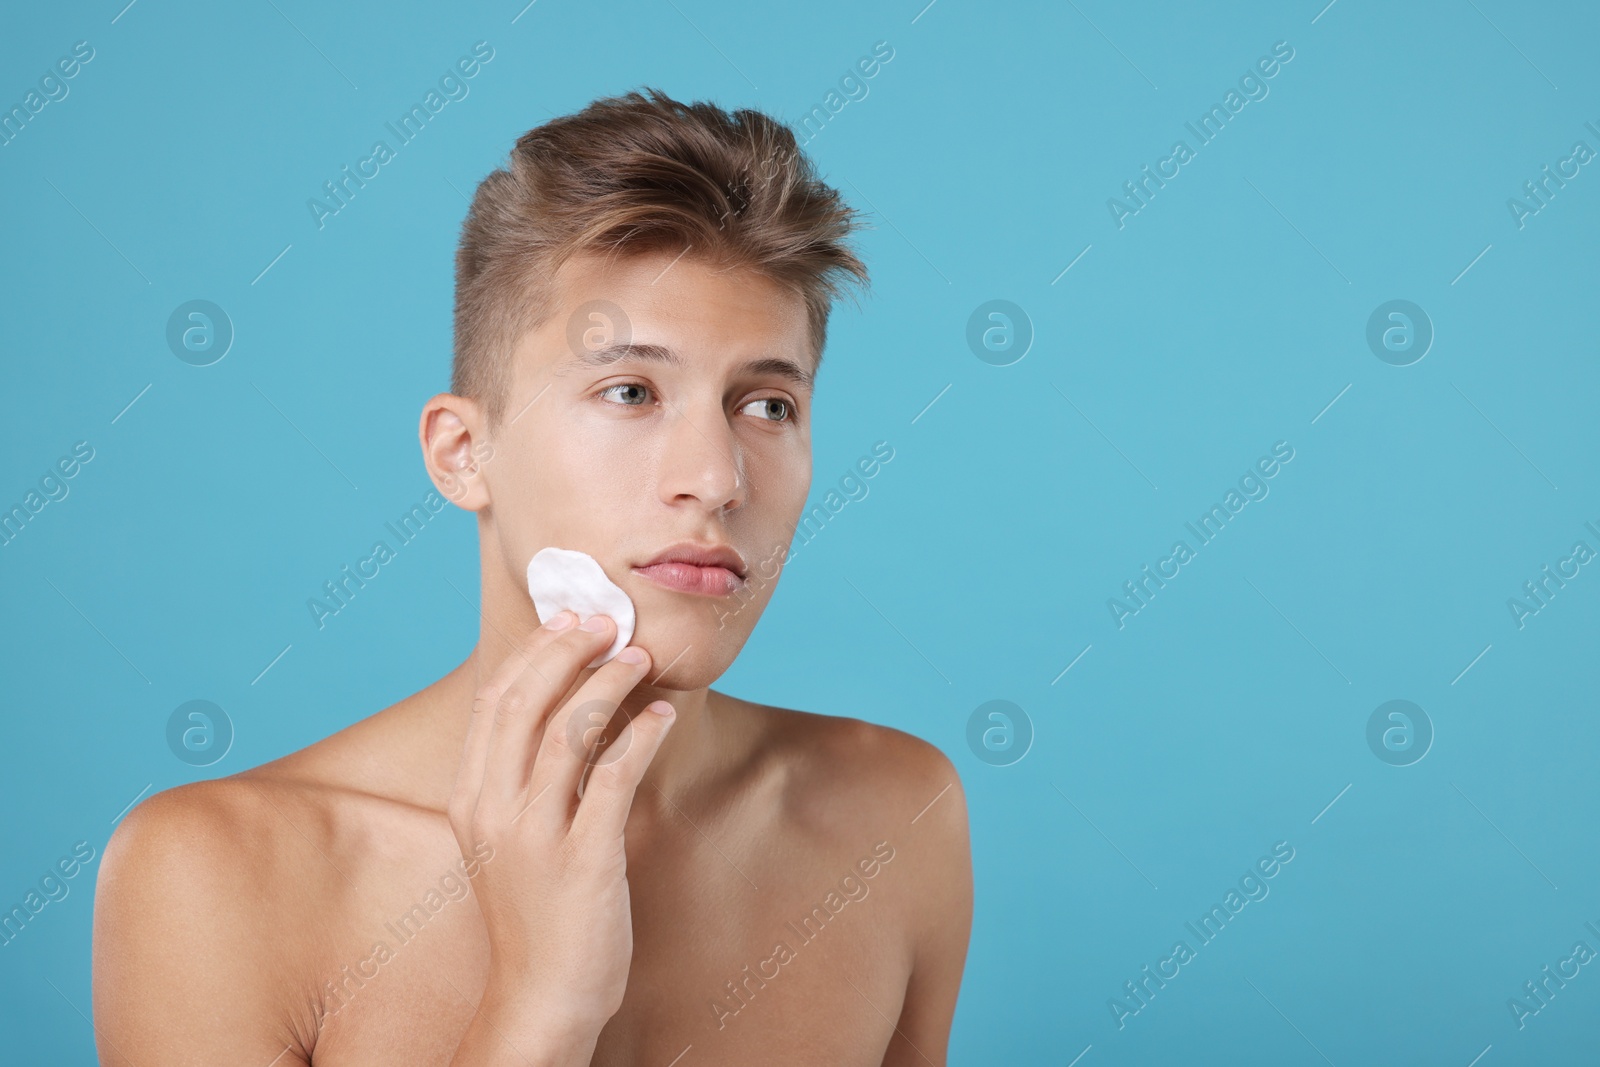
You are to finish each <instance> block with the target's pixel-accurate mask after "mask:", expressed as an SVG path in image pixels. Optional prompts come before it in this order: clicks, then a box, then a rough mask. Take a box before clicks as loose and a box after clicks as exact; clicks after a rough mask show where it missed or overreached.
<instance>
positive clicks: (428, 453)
mask: <svg viewBox="0 0 1600 1067" xmlns="http://www.w3.org/2000/svg"><path fill="white" fill-rule="evenodd" d="M485 425H486V424H485V418H484V412H483V409H482V408H481V407H480V406H479V405H478V402H477V401H475V400H472V399H470V398H469V397H464V396H456V395H455V394H453V393H439V394H438V395H437V396H434V397H432V398H431V399H430V400H429V401H428V402H427V404H425V405H423V408H422V421H421V423H420V424H419V425H418V427H417V436H418V437H419V439H420V440H421V442H422V462H423V465H424V466H426V467H427V468H428V477H429V478H431V479H433V484H434V485H435V486H436V487H437V488H438V490H439V492H440V493H441V494H443V495H444V497H445V499H447V500H449V501H450V502H451V503H453V504H455V505H456V506H457V507H459V508H462V509H463V510H465V511H482V510H483V509H484V508H485V507H487V506H488V504H489V484H488V482H487V480H486V479H484V478H483V476H482V474H481V470H480V468H481V466H482V465H483V464H484V463H486V462H488V461H489V460H490V459H493V458H494V444H493V442H491V441H490V440H489V437H488V433H487V431H486V428H485Z"/></svg>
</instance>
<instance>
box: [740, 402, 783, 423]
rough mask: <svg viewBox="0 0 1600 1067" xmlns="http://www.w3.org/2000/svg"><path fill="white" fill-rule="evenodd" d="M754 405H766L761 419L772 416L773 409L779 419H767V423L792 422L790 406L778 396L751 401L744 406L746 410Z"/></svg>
mask: <svg viewBox="0 0 1600 1067" xmlns="http://www.w3.org/2000/svg"><path fill="white" fill-rule="evenodd" d="M756 404H765V405H766V408H765V409H764V412H763V417H768V416H770V415H772V414H773V411H774V409H776V410H777V412H778V416H779V417H778V418H768V420H767V421H769V422H792V421H793V420H794V410H793V408H792V407H791V406H790V404H789V402H788V401H787V400H785V399H783V398H782V397H780V396H769V397H763V398H762V399H760V400H752V401H750V403H749V404H746V405H745V407H747V408H748V407H751V406H753V405H756Z"/></svg>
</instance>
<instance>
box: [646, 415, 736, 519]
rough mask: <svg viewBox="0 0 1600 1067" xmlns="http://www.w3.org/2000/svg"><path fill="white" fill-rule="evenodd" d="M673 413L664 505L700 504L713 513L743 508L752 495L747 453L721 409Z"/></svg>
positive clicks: (665, 455) (664, 465)
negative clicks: (745, 463) (746, 464)
mask: <svg viewBox="0 0 1600 1067" xmlns="http://www.w3.org/2000/svg"><path fill="white" fill-rule="evenodd" d="M669 407H670V408H671V411H670V413H669V414H668V415H667V418H666V431H665V434H666V436H665V440H664V441H663V442H662V455H661V467H660V471H661V473H660V487H659V492H660V495H661V500H662V502H663V503H666V504H669V505H673V506H678V505H680V504H682V503H683V502H684V501H685V500H696V501H699V503H700V504H701V505H702V506H703V507H704V508H705V509H706V510H707V511H712V512H717V511H732V510H734V509H735V508H738V507H740V506H742V505H743V504H744V502H745V500H746V499H747V498H748V496H749V492H750V483H749V479H748V478H746V476H745V469H744V452H743V450H742V449H741V448H740V445H739V440H738V438H737V437H736V436H735V435H734V434H733V432H732V428H731V427H730V426H729V425H728V422H727V419H726V417H725V416H724V414H723V412H722V411H721V409H720V407H708V408H707V409H706V410H700V409H691V408H690V407H689V406H688V405H686V404H681V403H680V404H671V405H669Z"/></svg>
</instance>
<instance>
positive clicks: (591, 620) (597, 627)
mask: <svg viewBox="0 0 1600 1067" xmlns="http://www.w3.org/2000/svg"><path fill="white" fill-rule="evenodd" d="M578 628H579V629H580V630H588V631H589V632H590V633H592V634H598V633H604V632H605V628H606V617H605V616H604V615H591V616H589V617H588V618H587V619H585V620H583V625H582V626H580V627H578Z"/></svg>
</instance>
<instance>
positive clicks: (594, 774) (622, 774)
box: [585, 758, 632, 797]
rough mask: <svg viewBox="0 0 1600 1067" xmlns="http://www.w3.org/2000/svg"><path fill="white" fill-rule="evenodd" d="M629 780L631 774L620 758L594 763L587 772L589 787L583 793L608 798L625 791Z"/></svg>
mask: <svg viewBox="0 0 1600 1067" xmlns="http://www.w3.org/2000/svg"><path fill="white" fill-rule="evenodd" d="M631 780H632V773H631V772H630V771H629V770H628V768H627V765H626V764H625V762H624V761H623V760H621V759H620V758H619V759H615V760H611V761H609V762H603V763H596V764H595V765H594V767H593V769H592V770H590V772H589V787H588V790H586V791H585V793H586V795H587V793H588V792H596V793H599V794H600V795H601V796H607V797H609V796H612V795H615V794H617V793H621V792H622V791H623V790H625V789H627V788H628V786H629V784H630V783H631Z"/></svg>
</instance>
